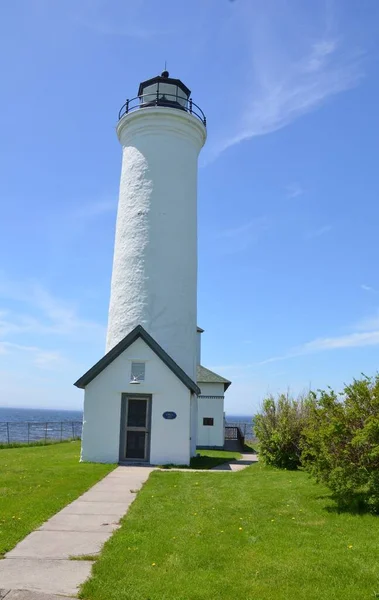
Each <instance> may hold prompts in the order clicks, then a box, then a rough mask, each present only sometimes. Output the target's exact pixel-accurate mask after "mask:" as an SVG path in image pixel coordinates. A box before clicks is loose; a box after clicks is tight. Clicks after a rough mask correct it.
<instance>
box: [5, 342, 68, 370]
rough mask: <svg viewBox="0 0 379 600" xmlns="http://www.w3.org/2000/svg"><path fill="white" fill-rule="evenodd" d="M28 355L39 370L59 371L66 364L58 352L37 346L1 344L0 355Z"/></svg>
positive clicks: (11, 343)
mask: <svg viewBox="0 0 379 600" xmlns="http://www.w3.org/2000/svg"><path fill="white" fill-rule="evenodd" d="M12 353H18V354H20V353H27V354H28V355H29V356H30V357H31V361H32V363H33V365H34V366H36V367H38V368H39V369H59V368H62V367H63V366H64V365H65V364H66V363H67V361H66V359H65V358H64V357H63V356H62V355H61V354H60V353H59V352H58V351H55V350H54V351H49V350H44V349H43V348H39V347H37V346H27V345H23V344H16V343H13V342H0V354H3V355H5V354H12Z"/></svg>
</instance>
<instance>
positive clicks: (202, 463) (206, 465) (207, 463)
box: [160, 456, 235, 470]
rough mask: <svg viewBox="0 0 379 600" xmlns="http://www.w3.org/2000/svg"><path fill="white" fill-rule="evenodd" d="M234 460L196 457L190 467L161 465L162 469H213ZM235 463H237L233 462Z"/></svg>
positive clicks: (192, 459)
mask: <svg viewBox="0 0 379 600" xmlns="http://www.w3.org/2000/svg"><path fill="white" fill-rule="evenodd" d="M232 460H233V459H232V458H221V457H218V456H217V457H216V456H194V457H192V458H191V463H190V465H172V464H170V465H160V468H161V469H188V470H191V469H213V467H218V466H219V465H223V464H224V463H225V462H230V461H232ZM233 462H235V461H234V460H233Z"/></svg>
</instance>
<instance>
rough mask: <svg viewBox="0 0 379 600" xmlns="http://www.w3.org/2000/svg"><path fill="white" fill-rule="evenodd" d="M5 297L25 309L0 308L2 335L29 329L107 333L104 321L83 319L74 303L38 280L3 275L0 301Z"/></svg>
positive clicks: (84, 335)
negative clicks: (17, 280)
mask: <svg viewBox="0 0 379 600" xmlns="http://www.w3.org/2000/svg"><path fill="white" fill-rule="evenodd" d="M6 300H8V301H9V300H10V301H13V303H14V302H16V303H17V306H18V307H19V306H20V305H21V306H22V309H23V310H22V311H20V310H19V309H18V310H17V311H16V310H15V309H12V310H11V309H5V308H2V309H1V310H0V335H1V336H2V337H3V338H9V337H10V336H11V337H12V336H16V335H20V334H26V333H28V334H34V335H38V336H42V335H51V336H64V337H68V338H71V339H81V340H90V339H98V338H99V337H100V336H101V335H104V333H105V328H104V326H103V325H100V324H99V323H95V322H93V321H90V320H87V319H83V318H82V317H81V316H80V315H79V314H78V312H77V309H76V308H75V306H74V305H70V304H69V303H67V302H65V301H63V300H61V299H59V298H56V297H55V296H53V295H52V294H51V293H50V292H49V291H48V290H46V289H45V288H44V287H43V286H41V285H40V284H38V283H35V282H30V281H24V282H16V281H10V280H9V279H7V278H6V277H5V276H4V275H0V302H2V303H3V304H4V302H5V301H6Z"/></svg>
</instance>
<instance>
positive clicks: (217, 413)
mask: <svg viewBox="0 0 379 600" xmlns="http://www.w3.org/2000/svg"><path fill="white" fill-rule="evenodd" d="M198 385H199V387H200V389H201V395H202V396H222V397H221V398H220V397H219V398H201V397H199V398H198V399H197V404H198V418H197V445H198V446H223V445H224V398H223V396H224V384H222V383H199V384H198ZM204 417H213V419H214V424H213V427H212V426H207V425H203V418H204Z"/></svg>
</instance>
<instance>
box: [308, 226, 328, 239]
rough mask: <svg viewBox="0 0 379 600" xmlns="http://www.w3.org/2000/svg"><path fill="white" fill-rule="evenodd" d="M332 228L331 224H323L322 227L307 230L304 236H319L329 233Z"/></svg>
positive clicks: (311, 237)
mask: <svg viewBox="0 0 379 600" xmlns="http://www.w3.org/2000/svg"><path fill="white" fill-rule="evenodd" d="M331 230H332V226H331V225H323V226H322V227H319V228H318V229H314V230H313V231H309V232H308V233H306V234H305V237H306V238H307V239H313V238H317V237H321V236H322V235H325V234H326V233H329V231H331Z"/></svg>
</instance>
